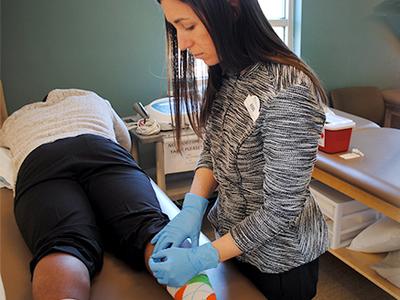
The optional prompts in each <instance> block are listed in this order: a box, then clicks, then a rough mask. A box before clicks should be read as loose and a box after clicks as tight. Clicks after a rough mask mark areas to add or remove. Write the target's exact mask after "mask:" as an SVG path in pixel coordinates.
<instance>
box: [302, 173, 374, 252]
mask: <svg viewBox="0 0 400 300" xmlns="http://www.w3.org/2000/svg"><path fill="white" fill-rule="evenodd" d="M310 188H311V192H312V194H313V195H314V198H315V201H316V202H317V203H318V205H319V207H320V208H321V211H322V213H323V214H324V216H325V220H326V222H327V225H328V231H329V242H330V247H331V248H333V249H336V248H341V247H345V246H347V245H349V244H350V242H351V240H352V239H353V238H354V237H355V236H356V235H357V234H359V233H360V232H361V231H362V230H363V229H364V228H366V227H367V226H369V225H370V224H372V223H374V222H375V221H376V220H377V219H378V218H379V216H380V214H379V213H378V212H376V211H375V210H373V209H371V208H369V207H368V206H366V205H364V204H362V203H360V202H358V201H356V200H354V199H352V198H350V197H348V196H346V195H344V194H342V193H340V192H338V191H336V190H334V189H332V188H330V187H328V186H326V185H325V184H323V183H321V182H319V181H316V180H313V181H312V182H311V185H310Z"/></svg>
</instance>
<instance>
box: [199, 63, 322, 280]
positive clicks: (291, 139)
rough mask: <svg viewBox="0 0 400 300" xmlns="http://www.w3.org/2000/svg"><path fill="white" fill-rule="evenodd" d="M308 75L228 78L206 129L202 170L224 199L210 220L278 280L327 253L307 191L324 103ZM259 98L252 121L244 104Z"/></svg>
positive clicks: (258, 72)
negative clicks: (210, 176) (206, 170)
mask: <svg viewBox="0 0 400 300" xmlns="http://www.w3.org/2000/svg"><path fill="white" fill-rule="evenodd" d="M316 95H317V93H316V92H315V90H314V86H313V84H312V82H311V80H310V79H309V77H308V76H307V75H305V74H304V73H303V72H301V71H299V70H297V69H295V68H293V67H289V66H284V65H278V64H261V63H259V64H256V65H254V66H252V67H250V68H248V69H247V70H246V71H245V72H242V74H241V75H239V76H229V77H228V78H226V79H224V81H223V84H222V87H221V88H220V90H219V92H218V93H217V95H216V98H215V101H214V103H213V106H212V109H211V114H210V117H209V119H208V122H207V126H206V134H205V139H204V149H203V151H202V154H201V157H200V159H199V162H198V165H197V168H200V167H206V168H210V169H212V170H213V174H214V177H215V179H216V181H217V182H218V184H219V185H218V195H219V196H218V200H217V202H216V203H215V205H214V207H213V208H212V209H211V211H210V213H209V215H208V218H209V220H210V222H211V223H212V224H213V226H214V227H215V229H216V232H217V234H218V235H219V236H222V235H224V234H226V233H228V232H230V233H231V234H232V236H233V238H234V240H235V242H236V244H237V246H238V247H239V248H240V249H241V250H242V251H243V254H242V255H241V256H240V257H239V260H241V261H244V262H248V263H250V264H252V265H254V266H256V267H257V268H258V269H260V270H261V271H263V272H267V273H280V272H284V271H287V270H290V269H292V268H294V267H297V266H299V265H302V264H304V263H307V262H310V261H312V260H314V259H316V258H317V257H318V256H320V255H321V254H322V253H323V252H325V251H326V249H327V246H328V236H327V227H326V224H325V221H324V219H323V216H322V214H321V211H320V210H319V208H318V206H317V205H316V203H315V201H314V199H313V197H312V195H311V193H310V189H309V183H310V180H311V173H312V170H313V166H314V163H315V160H316V153H317V146H318V139H319V136H320V133H321V130H322V127H323V124H324V120H325V115H324V110H323V104H322V103H321V100H320V99H319V97H317V96H316ZM248 96H257V97H258V99H259V101H260V111H259V116H258V118H257V119H256V120H255V121H253V119H252V118H251V116H250V114H249V112H248V110H247V108H246V106H245V105H244V100H245V99H246V98H247V97H248Z"/></svg>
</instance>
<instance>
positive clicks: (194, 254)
mask: <svg viewBox="0 0 400 300" xmlns="http://www.w3.org/2000/svg"><path fill="white" fill-rule="evenodd" d="M218 263H219V255H218V251H217V249H215V248H214V247H213V246H212V245H211V243H207V244H204V245H202V246H200V247H194V248H177V247H172V248H168V249H165V250H160V251H158V252H157V253H154V254H153V255H152V256H151V258H150V260H149V266H150V269H151V271H152V272H153V275H154V277H156V278H157V281H158V283H160V284H166V285H168V286H173V287H179V286H182V285H184V284H185V283H186V282H188V281H189V280H190V279H192V278H193V277H194V276H195V275H196V274H198V273H200V272H201V271H204V270H207V269H211V268H215V267H217V265H218Z"/></svg>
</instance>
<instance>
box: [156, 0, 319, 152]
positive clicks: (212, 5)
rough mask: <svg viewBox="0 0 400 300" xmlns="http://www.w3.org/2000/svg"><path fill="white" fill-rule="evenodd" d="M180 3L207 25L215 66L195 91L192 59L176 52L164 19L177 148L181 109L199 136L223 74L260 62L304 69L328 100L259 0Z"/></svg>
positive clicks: (189, 0)
mask: <svg viewBox="0 0 400 300" xmlns="http://www.w3.org/2000/svg"><path fill="white" fill-rule="evenodd" d="M181 1H182V2H183V3H186V4H188V5H189V6H190V7H191V8H192V9H193V11H194V12H195V13H196V15H197V16H198V17H199V19H200V20H201V21H202V22H203V24H204V25H205V27H206V28H207V30H208V32H209V34H210V36H211V39H212V40H213V42H214V45H215V47H216V50H217V53H218V57H219V64H217V65H214V66H211V67H209V68H208V81H207V87H206V90H205V92H204V93H199V92H198V82H197V80H196V76H195V63H194V57H193V56H192V55H191V54H190V53H189V51H187V50H185V51H179V48H178V40H177V32H176V29H175V27H174V26H173V25H172V24H170V23H169V22H168V21H166V34H167V57H168V61H169V66H168V70H169V74H168V75H169V90H170V95H172V98H171V100H172V101H171V105H172V106H173V107H174V111H175V120H174V123H175V124H174V125H175V133H176V141H177V146H178V148H179V147H180V139H181V124H182V118H181V111H182V109H184V107H186V112H187V114H188V116H189V121H190V124H191V125H192V128H193V129H194V131H195V132H196V134H197V135H199V136H201V135H202V129H203V128H204V127H205V124H206V122H207V118H208V116H209V114H210V110H211V107H212V103H213V100H214V97H215V94H216V92H217V91H218V90H219V88H220V86H221V83H222V78H223V74H224V73H227V72H234V73H237V72H239V71H241V70H243V69H244V68H246V67H247V66H250V65H253V64H255V63H258V62H265V63H269V62H274V63H279V64H284V65H289V66H293V67H295V68H297V69H299V70H301V71H303V72H304V73H305V74H306V75H308V76H309V77H310V79H311V81H312V82H313V84H314V85H315V89H316V92H317V93H318V94H319V96H320V97H321V99H322V101H323V102H325V103H327V96H326V93H325V91H324V89H323V87H322V85H321V83H320V81H319V80H318V78H317V76H316V75H315V74H314V73H313V71H312V70H311V68H310V67H309V66H307V65H306V64H305V63H304V62H303V61H302V60H301V59H300V58H299V57H297V56H296V55H295V54H294V53H293V52H292V51H291V50H290V49H289V48H288V47H287V46H286V45H285V43H284V42H283V41H282V40H281V39H280V38H279V36H278V35H277V34H276V33H275V31H274V29H273V28H272V26H271V24H270V23H269V22H268V20H267V18H266V17H265V15H264V13H263V11H262V9H261V7H260V5H259V3H258V0H181ZM158 2H160V0H158Z"/></svg>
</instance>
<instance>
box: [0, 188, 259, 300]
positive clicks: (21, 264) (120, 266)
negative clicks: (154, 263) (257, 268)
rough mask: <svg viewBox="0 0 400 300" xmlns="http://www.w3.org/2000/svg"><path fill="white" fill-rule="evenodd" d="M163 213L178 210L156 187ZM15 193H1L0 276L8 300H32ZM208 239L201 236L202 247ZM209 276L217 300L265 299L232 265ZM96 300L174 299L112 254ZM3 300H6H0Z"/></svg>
mask: <svg viewBox="0 0 400 300" xmlns="http://www.w3.org/2000/svg"><path fill="white" fill-rule="evenodd" d="M152 184H153V188H154V189H155V192H156V195H157V198H158V200H159V202H160V206H161V209H162V210H163V212H165V213H166V214H167V215H168V216H169V217H170V218H172V217H174V216H175V215H176V214H177V213H178V212H179V209H178V208H177V207H176V206H175V204H174V203H173V202H172V201H171V200H170V199H169V198H168V196H166V195H165V194H164V192H163V191H161V189H160V188H159V187H158V186H157V185H156V184H155V183H153V182H152ZM13 204H14V201H13V197H12V192H11V191H10V190H6V189H0V212H1V215H0V229H1V232H0V245H1V248H0V249H1V251H0V256H1V257H0V266H1V268H0V272H1V276H2V279H3V284H4V289H5V293H6V297H7V300H29V299H32V295H31V281H30V272H29V261H30V259H31V254H30V252H29V250H28V248H27V246H26V245H25V243H24V241H23V240H22V237H21V234H20V232H19V230H18V228H17V225H16V223H15V218H14V213H13ZM206 241H207V239H206V238H205V236H204V235H202V237H201V239H200V243H202V242H203V243H204V242H206ZM207 274H208V276H209V278H210V281H211V284H212V286H213V288H214V290H215V292H216V295H217V299H218V300H236V299H237V300H241V299H243V300H247V299H252V300H261V299H265V297H264V296H263V295H262V294H261V293H260V292H259V291H258V290H257V288H256V287H255V286H254V285H253V284H252V283H251V282H250V281H249V280H248V279H247V278H246V277H244V276H243V275H242V274H241V273H240V272H239V271H238V270H237V269H236V267H235V265H234V264H233V263H232V262H227V263H222V264H220V265H219V266H218V268H216V269H212V270H208V271H207ZM90 299H93V300H128V299H129V300H132V299H150V300H151V299H157V300H162V299H166V300H167V299H172V297H171V296H170V295H169V294H168V293H167V292H166V291H165V290H164V288H163V287H162V286H161V285H159V284H158V283H157V281H156V280H155V279H154V278H153V277H152V276H151V275H150V274H149V273H148V272H146V271H142V272H138V271H133V270H132V269H130V268H129V267H127V266H126V265H125V264H124V263H123V262H121V261H119V260H118V259H117V258H115V257H114V256H112V255H111V254H108V253H106V255H105V257H104V266H103V269H102V271H101V272H100V274H99V275H98V276H97V277H95V279H94V282H93V285H92V289H91V297H90ZM1 300H3V299H1Z"/></svg>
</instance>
